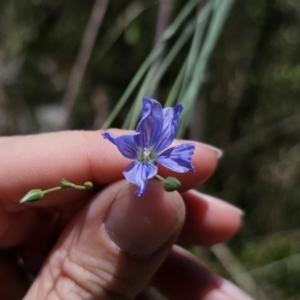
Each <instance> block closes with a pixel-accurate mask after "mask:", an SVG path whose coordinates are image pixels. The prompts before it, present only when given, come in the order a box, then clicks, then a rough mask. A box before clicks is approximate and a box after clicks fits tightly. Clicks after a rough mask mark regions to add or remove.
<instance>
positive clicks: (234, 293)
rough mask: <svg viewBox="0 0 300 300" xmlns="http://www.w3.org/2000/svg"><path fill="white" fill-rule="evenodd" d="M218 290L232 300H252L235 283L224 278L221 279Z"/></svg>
mask: <svg viewBox="0 0 300 300" xmlns="http://www.w3.org/2000/svg"><path fill="white" fill-rule="evenodd" d="M219 290H220V291H221V292H223V293H224V294H225V295H228V296H230V297H232V299H234V300H254V299H253V298H252V297H250V296H249V295H247V294H246V293H245V292H244V291H242V290H241V289H239V288H238V287H237V286H236V285H234V284H233V283H231V282H230V281H228V280H225V279H223V283H222V285H221V287H220V288H219Z"/></svg>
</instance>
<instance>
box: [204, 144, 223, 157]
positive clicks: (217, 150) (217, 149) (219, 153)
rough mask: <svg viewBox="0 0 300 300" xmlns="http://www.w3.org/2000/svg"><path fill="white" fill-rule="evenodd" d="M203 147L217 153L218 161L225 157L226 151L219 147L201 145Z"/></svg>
mask: <svg viewBox="0 0 300 300" xmlns="http://www.w3.org/2000/svg"><path fill="white" fill-rule="evenodd" d="M201 146H202V147H204V148H206V149H209V150H212V151H214V152H215V153H216V155H217V158H218V159H221V158H222V157H223V155H224V151H223V150H221V149H219V148H217V147H214V146H211V145H208V144H201Z"/></svg>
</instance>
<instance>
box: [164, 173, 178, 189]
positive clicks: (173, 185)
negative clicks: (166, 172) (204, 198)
mask: <svg viewBox="0 0 300 300" xmlns="http://www.w3.org/2000/svg"><path fill="white" fill-rule="evenodd" d="M163 185H164V189H165V190H166V191H168V192H172V191H176V190H177V189H178V188H179V187H180V185H181V182H180V181H179V180H178V179H177V178H175V177H170V176H169V177H167V178H166V179H165V181H164V182H163Z"/></svg>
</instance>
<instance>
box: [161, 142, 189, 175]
mask: <svg viewBox="0 0 300 300" xmlns="http://www.w3.org/2000/svg"><path fill="white" fill-rule="evenodd" d="M194 150H195V145H194V144H191V143H185V144H182V145H179V146H175V147H171V148H169V149H167V150H165V151H164V152H163V153H161V154H160V155H159V156H158V157H157V158H156V161H157V162H159V163H160V164H161V165H163V166H165V167H167V168H169V169H171V170H173V171H175V172H178V173H184V172H189V171H190V172H195V169H194V167H193V166H192V165H191V159H192V156H193V154H194Z"/></svg>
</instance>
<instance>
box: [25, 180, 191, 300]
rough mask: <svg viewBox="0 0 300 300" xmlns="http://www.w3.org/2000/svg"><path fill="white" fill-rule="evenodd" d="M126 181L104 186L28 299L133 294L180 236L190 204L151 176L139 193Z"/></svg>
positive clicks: (73, 223)
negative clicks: (137, 194) (186, 206)
mask: <svg viewBox="0 0 300 300" xmlns="http://www.w3.org/2000/svg"><path fill="white" fill-rule="evenodd" d="M135 190H136V187H134V186H132V185H129V184H127V183H126V182H125V181H120V182H117V183H115V184H113V185H110V186H109V187H107V188H106V189H104V190H103V191H101V192H100V193H99V194H98V195H97V196H96V197H95V198H94V199H93V200H92V201H91V202H90V203H89V204H88V205H87V207H85V208H84V209H83V210H82V211H81V212H80V213H79V214H78V215H77V216H76V217H74V219H73V220H72V221H71V222H70V224H69V225H68V226H67V227H66V229H65V230H64V232H63V233H62V236H61V237H60V239H59V241H58V242H57V244H56V245H55V247H54V249H53V250H52V252H51V253H50V255H49V257H48V258H47V260H46V262H45V264H44V266H43V267H42V269H41V271H40V273H39V275H38V277H37V278H36V280H35V282H34V283H33V285H32V286H31V288H30V290H29V291H28V293H27V295H26V296H25V298H24V299H25V300H28V299H30V300H32V299H34V300H35V299H39V300H42V299H89V300H92V299H133V298H134V297H135V295H136V294H137V293H138V292H139V291H140V290H141V289H142V288H143V287H144V286H145V284H146V283H147V282H148V281H149V279H150V278H151V276H152V275H153V273H154V272H155V271H156V270H157V269H158V267H159V266H160V264H161V263H162V261H163V260H164V258H165V257H166V256H167V254H168V252H169V250H170V249H171V246H172V244H173V243H174V241H175V240H176V237H177V235H178V234H179V231H180V229H181V226H182V224H183V221H184V216H185V208H184V204H183V200H182V198H181V197H180V195H179V194H178V193H177V192H172V193H167V192H165V191H164V189H163V187H162V185H161V183H160V182H158V181H156V180H152V181H150V182H149V184H148V187H147V191H146V192H145V193H144V194H143V195H142V196H141V197H137V196H136V195H135V194H134V191H135Z"/></svg>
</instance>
